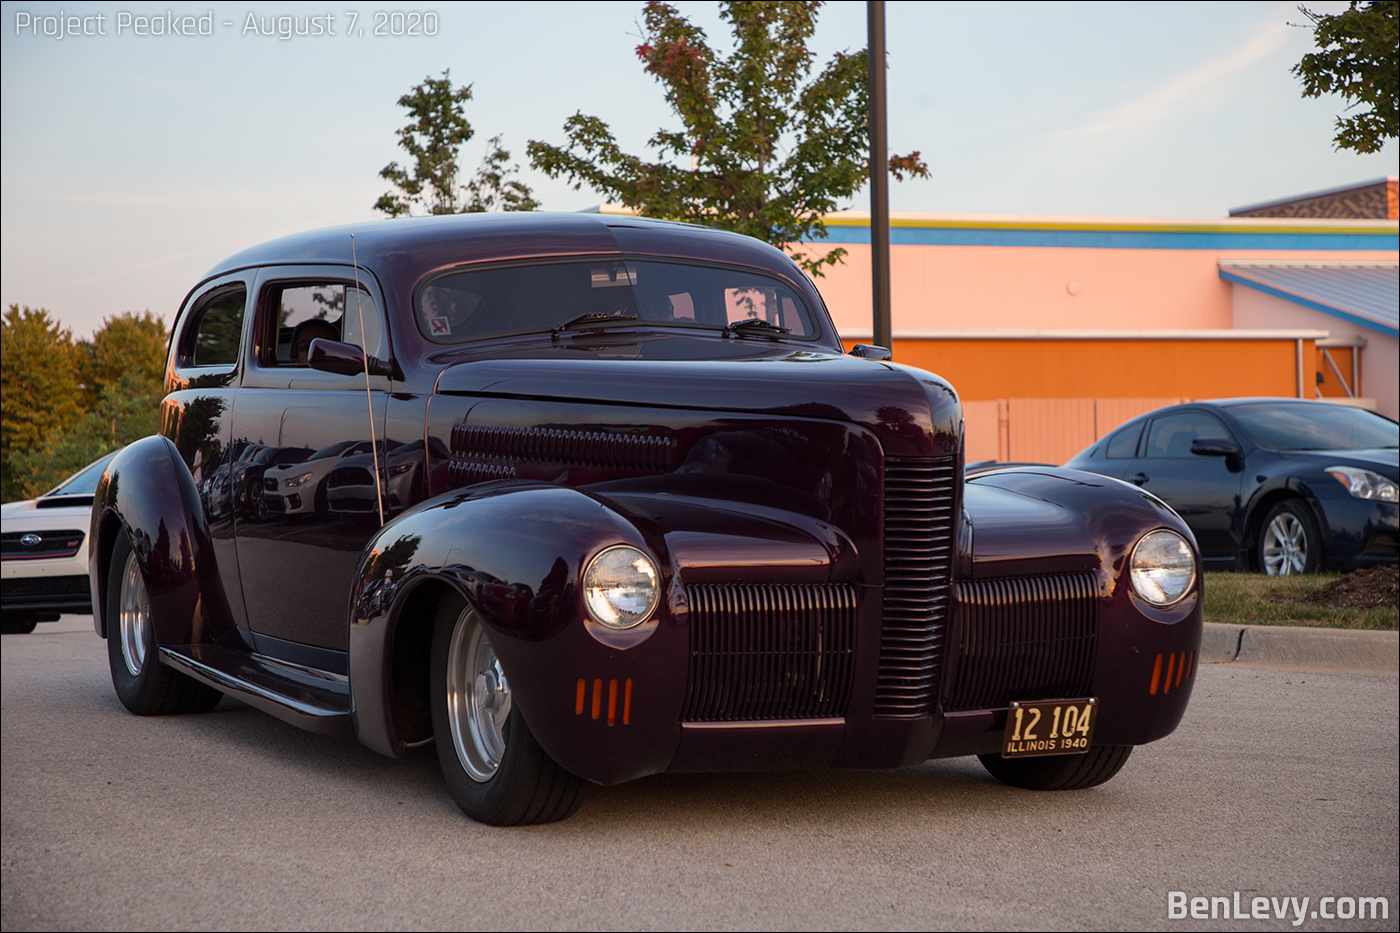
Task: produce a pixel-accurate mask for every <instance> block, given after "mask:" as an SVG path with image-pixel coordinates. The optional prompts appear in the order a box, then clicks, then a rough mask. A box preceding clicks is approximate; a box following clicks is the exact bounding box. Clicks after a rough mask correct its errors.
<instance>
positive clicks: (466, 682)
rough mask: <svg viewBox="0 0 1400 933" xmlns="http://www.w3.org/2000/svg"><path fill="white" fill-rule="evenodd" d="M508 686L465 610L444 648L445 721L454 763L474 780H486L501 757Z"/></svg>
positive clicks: (470, 613)
mask: <svg viewBox="0 0 1400 933" xmlns="http://www.w3.org/2000/svg"><path fill="white" fill-rule="evenodd" d="M510 707H511V700H510V684H509V683H508V682H507V681H506V676H505V673H504V672H503V671H502V670H501V662H500V659H499V658H497V657H496V650H495V649H494V648H492V647H491V639H490V638H488V637H487V635H486V630H485V629H484V628H483V627H482V625H481V623H480V622H478V621H477V618H476V613H475V612H473V611H472V609H471V608H470V607H469V608H467V609H465V610H463V612H462V614H461V616H459V617H458V618H457V624H456V625H455V626H454V627H453V629H452V641H451V642H450V643H449V645H448V648H447V721H448V723H449V728H450V729H451V732H452V744H453V746H454V747H455V748H456V750H457V760H458V761H459V762H461V764H462V768H463V769H464V770H465V771H466V772H467V774H468V775H469V776H470V777H471V779H472V780H474V781H481V782H485V781H489V780H491V778H492V777H493V776H494V775H495V774H496V771H497V769H499V768H500V766H501V761H502V759H504V758H505V754H506V719H507V718H509V716H510Z"/></svg>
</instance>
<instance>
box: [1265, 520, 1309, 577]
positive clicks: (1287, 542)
mask: <svg viewBox="0 0 1400 933" xmlns="http://www.w3.org/2000/svg"><path fill="white" fill-rule="evenodd" d="M1307 563H1308V537H1307V532H1306V531H1305V530H1304V528H1303V523H1302V522H1301V521H1299V520H1298V517H1297V516H1296V515H1292V514H1290V513H1288V512H1280V513H1279V514H1278V515H1275V516H1274V518H1273V520H1272V521H1270V522H1269V527H1268V528H1267V529H1266V530H1265V532H1264V572H1265V573H1267V574H1268V575H1270V576H1273V577H1280V576H1288V575H1290V574H1295V573H1302V572H1303V568H1304V567H1305V566H1307Z"/></svg>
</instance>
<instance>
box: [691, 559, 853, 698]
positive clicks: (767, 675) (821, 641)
mask: <svg viewBox="0 0 1400 933" xmlns="http://www.w3.org/2000/svg"><path fill="white" fill-rule="evenodd" d="M685 591H686V595H687V597H688V598H689V601H690V681H689V684H688V687H687V694H686V702H685V706H684V708H683V713H682V719H683V720H684V721H686V722H739V721H745V720H749V721H752V720H762V719H824V718H828V717H837V716H844V715H845V713H846V704H847V702H848V701H849V699H850V690H851V668H852V660H853V655H854V650H855V632H856V593H855V588H854V587H851V586H842V585H800V584H781V583H775V584H725V585H711V584H702V585H694V586H687V587H686V588H685Z"/></svg>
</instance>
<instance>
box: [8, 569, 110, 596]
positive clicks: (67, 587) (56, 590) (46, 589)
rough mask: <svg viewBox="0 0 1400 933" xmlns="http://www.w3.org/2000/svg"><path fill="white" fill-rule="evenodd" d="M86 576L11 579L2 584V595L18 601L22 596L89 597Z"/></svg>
mask: <svg viewBox="0 0 1400 933" xmlns="http://www.w3.org/2000/svg"><path fill="white" fill-rule="evenodd" d="M88 587H89V584H88V578H87V575H86V574H81V575H77V576H70V577H10V578H8V579H6V580H4V581H3V582H0V593H3V594H4V595H5V597H7V598H11V599H17V598H19V597H21V596H87V595H88Z"/></svg>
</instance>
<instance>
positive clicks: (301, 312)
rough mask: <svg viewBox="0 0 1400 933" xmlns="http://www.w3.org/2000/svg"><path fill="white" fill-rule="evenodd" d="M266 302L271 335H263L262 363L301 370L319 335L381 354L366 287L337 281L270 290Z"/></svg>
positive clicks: (374, 309)
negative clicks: (298, 367) (300, 367)
mask: <svg viewBox="0 0 1400 933" xmlns="http://www.w3.org/2000/svg"><path fill="white" fill-rule="evenodd" d="M266 302H267V303H266V305H265V307H266V315H267V317H266V325H265V326H266V327H267V328H268V329H269V331H271V332H270V333H269V332H264V333H265V339H264V342H263V347H264V350H263V354H262V355H263V363H264V365H271V366H305V365H306V362H307V357H308V355H309V353H310V351H311V341H313V340H315V339H316V338H317V337H322V338H325V339H327V340H339V341H342V342H344V343H352V344H354V345H355V346H357V347H358V346H363V347H364V348H365V351H366V352H367V353H368V354H369V355H370V356H378V355H379V350H380V346H379V345H380V330H381V329H380V322H379V308H378V307H377V306H376V305H375V303H374V299H373V298H372V297H370V294H369V293H368V292H367V291H365V290H364V289H360V288H356V287H355V286H353V285H345V284H340V283H336V284H299V285H285V286H273V287H272V288H270V289H269V290H268V292H267V298H266ZM361 321H363V322H364V326H363V328H362V327H361ZM263 326H264V325H260V326H259V329H260V330H261V329H262V327H263Z"/></svg>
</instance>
